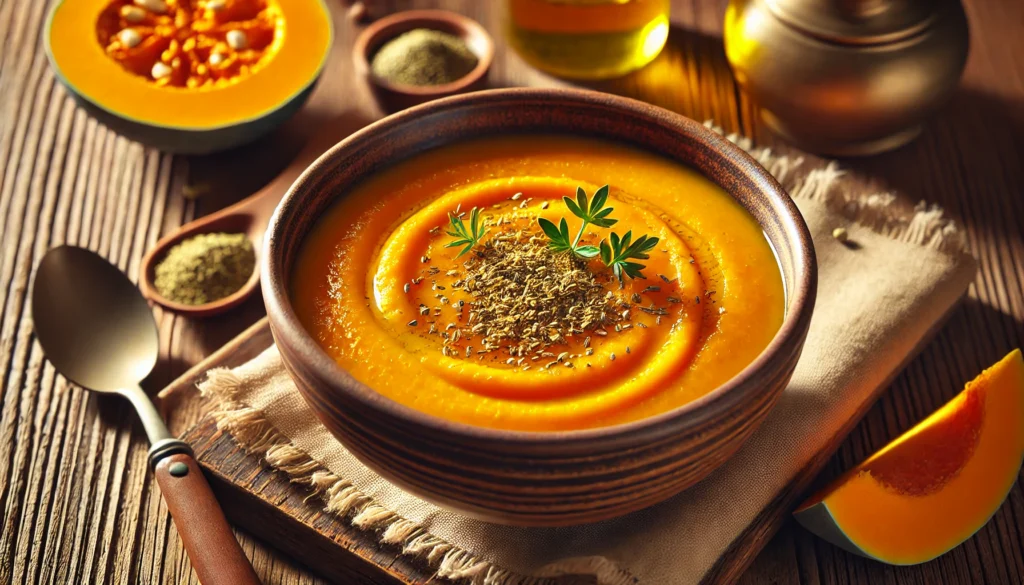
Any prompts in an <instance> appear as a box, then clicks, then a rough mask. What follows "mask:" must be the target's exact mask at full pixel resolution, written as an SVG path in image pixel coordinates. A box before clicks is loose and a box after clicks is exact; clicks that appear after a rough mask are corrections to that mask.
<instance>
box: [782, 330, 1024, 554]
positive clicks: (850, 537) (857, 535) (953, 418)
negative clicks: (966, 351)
mask: <svg viewBox="0 0 1024 585" xmlns="http://www.w3.org/2000/svg"><path fill="white" fill-rule="evenodd" d="M1022 459H1024V361H1022V359H1021V352H1020V350H1015V351H1014V352H1012V353H1011V354H1009V355H1008V356H1006V357H1005V358H1004V359H1003V360H1001V361H1000V362H999V363H997V364H995V365H994V366H993V367H991V368H989V369H988V370H985V371H984V372H982V373H981V374H980V375H979V376H978V377H977V378H975V379H974V380H973V381H972V382H970V383H969V384H968V385H967V387H966V388H965V389H964V390H963V392H961V393H960V394H959V395H957V396H956V397H954V398H953V399H952V400H950V401H949V402H948V403H947V404H946V405H944V406H943V407H942V408H941V409H939V410H938V411H936V412H935V413H933V414H932V415H931V416H929V417H928V418H927V419H925V420H923V421H922V422H921V423H919V424H918V425H917V426H915V427H914V428H912V429H911V430H909V431H907V432H906V433H905V434H903V435H902V436H900V437H899V438H897V439H895V440H894V441H892V442H891V443H890V444H889V445H887V446H886V447H885V448H883V449H882V450H880V451H878V452H877V453H875V454H874V455H872V456H871V457H870V458H868V459H867V460H866V461H864V462H863V463H861V464H860V465H858V466H857V467H855V468H854V469H852V470H850V471H849V472H847V473H846V474H844V475H843V476H842V477H840V478H839V479H837V480H836V481H835V482H833V484H831V485H830V486H828V487H827V488H825V489H824V490H823V491H822V492H820V493H819V494H817V495H815V496H814V497H812V498H811V499H810V500H808V501H807V502H806V503H804V504H803V505H802V506H800V508H798V509H797V511H796V512H795V515H796V518H797V519H798V520H799V521H801V523H803V524H804V525H805V526H807V527H808V528H809V529H811V530H812V531H813V532H816V533H818V534H819V535H822V536H826V539H829V540H832V541H833V542H835V543H836V544H839V545H840V546H843V547H844V548H847V549H849V550H851V551H852V552H856V553H858V554H862V555H864V556H868V557H871V558H875V559H878V560H881V561H884V562H887V563H890V564H916V563H922V562H925V561H928V560H931V559H933V558H935V557H937V556H939V555H941V554H943V553H945V552H946V551H948V550H950V549H952V548H954V547H956V546H957V545H959V544H960V543H961V542H963V541H964V540H966V539H967V538H969V537H970V536H971V535H972V534H974V533H975V532H976V531H977V530H979V529H980V528H981V527H982V526H983V525H984V524H985V523H986V522H987V521H988V520H989V518H991V516H992V515H993V514H994V513H995V511H996V509H998V507H999V506H1000V504H1001V503H1002V502H1003V500H1004V499H1005V498H1006V495H1007V494H1008V493H1009V490H1010V489H1011V488H1012V487H1013V484H1014V483H1015V482H1016V480H1017V476H1018V473H1019V471H1020V468H1021V462H1022ZM837 540H838V541H837Z"/></svg>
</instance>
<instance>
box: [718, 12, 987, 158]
mask: <svg viewBox="0 0 1024 585" xmlns="http://www.w3.org/2000/svg"><path fill="white" fill-rule="evenodd" d="M724 35H725V52H726V56H727V57H728V59H729V63H730V64H731V65H732V69H733V72H734V74H735V75H736V81H737V82H738V83H739V84H740V86H741V87H742V88H743V90H744V91H745V92H747V93H748V94H749V95H750V97H752V98H753V100H754V102H755V103H756V104H757V106H758V107H759V108H760V114H761V118H762V119H763V120H764V122H765V124H766V125H768V126H769V127H770V128H772V129H773V130H774V131H775V132H777V133H778V134H780V135H782V136H783V137H784V138H786V139H788V140H789V141H791V142H793V143H795V144H796V145H798V146H800V147H802V148H805V149H807V150H810V151H813V152H819V153H823V154H831V155H839V156H859V155H870V154H875V153H878V152H882V151H886V150H890V149H893V148H897V147H899V146H902V145H904V144H906V143H908V142H910V141H911V140H913V139H914V138H915V137H916V136H917V134H918V133H919V132H920V130H921V123H922V122H923V120H924V119H925V118H926V117H927V116H928V115H929V114H931V113H933V112H934V111H935V110H936V109H938V108H939V107H940V106H941V105H942V104H943V103H944V102H945V101H946V99H947V98H948V97H949V96H950V94H951V93H952V92H953V90H954V89H955V88H956V85H957V82H958V81H959V79H960V74H961V73H962V72H963V68H964V64H965V63H966V61H967V46H968V33H967V18H966V16H965V15H964V11H963V7H962V6H961V5H960V3H959V2H958V1H957V0H934V1H930V0H732V1H731V2H730V3H729V7H728V9H727V10H726V15H725V33H724Z"/></svg>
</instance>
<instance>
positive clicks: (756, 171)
mask: <svg viewBox="0 0 1024 585" xmlns="http://www.w3.org/2000/svg"><path fill="white" fill-rule="evenodd" d="M523 100H525V101H534V102H537V101H547V102H551V103H552V105H553V106H554V105H555V104H556V103H558V104H561V105H572V104H577V105H590V106H597V107H605V108H624V109H627V110H630V111H631V112H632V113H634V114H637V115H640V116H643V117H646V118H647V119H649V120H651V121H654V122H659V123H662V124H666V125H668V126H669V127H671V128H678V127H679V126H685V127H688V130H689V131H690V134H691V136H693V137H694V138H697V139H699V140H701V141H702V142H704V144H706V145H707V146H708V147H709V148H711V149H714V150H717V151H719V152H722V153H725V154H726V155H727V158H728V159H729V162H730V163H735V168H736V170H737V171H738V172H741V173H743V172H745V173H747V174H748V178H749V179H751V180H752V182H754V183H756V184H758V185H760V186H761V187H762V194H763V195H764V196H765V198H766V200H767V202H768V204H769V205H770V206H771V208H772V209H773V210H774V211H775V212H776V213H778V214H779V215H780V221H781V225H782V226H783V231H784V232H785V233H786V235H787V237H788V239H790V240H792V244H793V246H792V249H793V255H794V262H793V266H794V272H795V273H796V277H795V280H796V286H795V287H793V290H786V295H787V312H786V318H785V320H784V321H783V323H782V326H781V327H780V328H779V330H778V331H777V332H776V334H775V337H773V338H772V341H771V342H769V344H768V346H767V347H766V348H765V349H764V350H762V351H761V353H760V354H759V355H758V356H757V357H756V358H755V359H754V360H753V361H752V362H751V363H750V364H748V365H747V366H746V367H745V368H743V370H741V371H740V372H739V373H737V374H736V375H735V376H733V377H732V378H730V379H729V380H728V381H727V382H725V383H724V384H722V385H721V386H719V387H718V388H715V389H714V390H712V391H711V392H708V393H707V394H705V395H704V396H701V397H700V398H697V399H695V400H692V401H690V402H687V403H686V404H683V405H681V406H679V407H677V408H674V409H672V410H669V411H666V412H663V413H660V414H657V415H653V416H649V417H645V418H642V419H638V420H635V421H630V422H626V423H620V424H616V425H610V426H604V427H596V428H588V429H579V430H567V431H520V430H507V429H495V428H489V427H479V426H474V425H469V424H465V423H460V422H455V421H451V420H447V419H443V418H440V417H437V416H434V415H430V414H427V413H424V412H421V411H418V410H415V409H413V408H411V407H408V406H405V405H403V404H401V403H399V402H397V401H395V400H393V399H391V398H388V397H386V396H384V395H383V394H380V393H378V392H376V391H374V390H373V389H372V388H370V387H369V386H367V385H366V384H363V383H362V382H360V381H358V380H356V379H355V378H354V377H353V376H352V375H351V374H349V373H348V372H347V371H345V370H344V369H343V368H342V367H341V366H339V365H338V364H337V362H335V361H334V360H333V359H332V358H331V357H330V356H329V355H327V353H326V352H325V351H324V350H323V348H322V347H321V346H320V344H319V343H317V342H316V340H315V339H313V337H312V336H311V335H310V334H309V333H308V332H307V331H306V330H305V328H304V327H303V326H302V324H301V323H300V322H299V319H298V316H297V315H296V314H295V311H294V309H293V308H292V306H291V302H290V301H289V299H288V288H289V287H288V279H289V277H290V275H286V274H283V270H282V266H279V265H278V263H277V262H276V258H277V256H278V247H279V246H280V244H279V242H278V237H277V231H278V224H279V223H280V216H281V215H282V213H283V212H284V211H285V210H287V209H289V208H291V207H292V206H294V205H296V204H295V203H293V201H294V200H296V199H299V198H301V196H302V192H303V190H304V188H305V187H306V186H307V185H308V184H309V183H311V182H312V181H313V177H314V176H316V175H318V174H320V173H321V172H322V169H324V168H325V167H326V168H330V167H331V166H333V165H331V161H332V160H333V159H334V158H337V157H338V155H339V153H342V152H343V151H344V150H346V149H347V148H348V146H349V145H351V144H357V145H358V144H359V143H360V142H361V141H363V140H366V139H368V138H370V137H371V135H373V134H374V133H378V132H379V133H383V134H386V133H388V132H390V131H393V130H395V129H396V128H400V127H401V126H402V125H403V124H406V123H407V122H410V121H414V120H417V119H421V118H427V117H430V116H431V115H433V114H437V113H439V112H443V111H445V110H448V109H457V108H459V107H460V106H463V105H476V106H479V105H486V104H490V103H494V104H503V105H505V106H506V107H507V106H508V105H509V102H512V103H515V102H517V101H523ZM723 188H724V187H723ZM727 192H728V191H727ZM263 249H264V253H263V255H262V259H261V263H262V265H261V273H262V284H263V295H264V301H265V303H266V308H267V313H268V314H269V315H270V322H271V326H272V331H273V333H274V335H275V336H286V337H287V338H288V342H287V343H288V344H289V345H291V347H292V348H293V349H295V350H296V352H297V353H300V354H302V355H303V358H302V359H303V361H304V362H305V363H306V365H307V366H309V367H310V368H311V369H312V370H313V373H314V374H315V375H316V376H317V377H318V378H319V379H322V380H328V381H330V382H331V384H332V386H333V387H336V388H338V389H341V390H343V391H344V392H346V393H347V394H348V395H349V396H350V397H352V398H354V399H356V400H357V401H358V402H359V403H360V404H361V405H362V406H363V407H365V408H367V409H369V410H371V411H376V412H378V413H381V414H382V415H384V416H385V417H389V418H391V419H393V420H397V421H399V422H401V423H403V424H404V425H409V426H410V427H411V428H418V429H421V430H424V431H426V432H437V433H439V434H440V435H442V436H459V437H462V438H465V439H472V440H476V441H482V442H485V443H495V442H497V443H505V444H523V445H531V446H533V447H537V446H542V445H545V444H550V445H556V444H557V445H560V446H563V447H564V446H567V445H569V444H576V445H589V446H594V444H597V443H599V444H600V445H611V446H614V445H620V446H621V445H625V444H635V443H636V442H637V441H641V442H642V441H653V440H659V439H664V438H666V437H668V436H672V435H675V434H676V433H678V432H680V430H685V429H686V428H688V427H690V428H696V427H697V426H699V425H701V424H702V423H704V422H705V421H708V420H714V418H715V417H717V416H721V415H722V413H724V412H727V411H730V410H731V409H732V407H733V405H735V404H736V403H738V402H740V401H742V400H745V399H748V398H749V397H750V395H751V394H755V393H757V392H758V391H764V390H765V388H763V387H762V386H761V385H760V384H758V383H757V382H756V381H755V380H754V379H755V378H758V377H770V375H771V373H772V372H773V371H774V370H777V369H782V368H783V367H784V365H783V364H780V363H777V362H778V361H779V360H777V359H775V358H776V357H777V356H778V357H779V358H782V356H781V355H779V354H783V353H784V352H785V351H786V349H787V347H788V348H790V349H792V346H793V345H796V346H797V347H799V346H800V345H802V342H803V337H804V335H805V334H806V331H807V327H808V324H809V322H810V318H811V312H812V310H813V307H814V301H815V295H816V292H817V262H816V257H815V252H814V245H813V243H812V240H811V235H810V232H809V230H808V228H807V224H806V223H805V222H804V219H803V216H802V215H801V214H800V211H799V209H797V207H796V204H795V203H794V202H793V200H792V199H791V198H790V197H789V195H788V194H787V193H786V191H785V189H784V188H783V187H782V185H780V184H779V183H778V181H776V180H775V178H774V177H772V176H771V174H769V173H768V171H767V170H765V169H764V167H762V166H761V165H760V164H759V163H758V162H757V161H756V160H754V158H753V157H751V156H750V155H749V154H747V153H746V152H745V151H743V150H742V149H741V148H740V147H738V146H736V145H735V144H733V143H732V142H730V141H729V140H728V139H726V138H725V137H724V136H721V135H719V134H718V133H716V132H713V131H712V130H709V129H707V128H705V127H704V126H703V125H701V124H699V123H698V122H696V121H694V120H691V119H689V118H686V117H685V116H682V115H680V114H676V113H675V112H671V111H669V110H666V109H663V108H660V107H657V106H653V105H651V104H648V103H646V102H641V101H638V100H634V99H630V98H625V97H620V96H616V95H612V94H607V93H602V92H597V91H589V90H581V89H567V88H505V89H493V90H486V91H478V92H473V93H469V94H460V95H455V96H451V97H447V98H442V99H439V100H434V101H431V102H428V103H425V104H421V105H419V106H414V107H411V108H409V109H406V110H403V111H401V112H398V113H395V114H392V115H390V116H388V117H386V118H383V119H381V120H378V121H377V122H374V123H373V124H371V125H369V126H366V127H365V128H363V129H362V130H359V131H358V132H355V133H353V134H352V135H350V136H349V137H348V138H346V139H344V140H342V141H341V142H339V143H338V144H336V145H335V146H334V147H333V148H331V149H330V150H328V151H327V152H325V153H324V154H323V155H321V157H320V158H318V159H317V160H316V161H315V162H313V164H311V165H310V166H309V167H308V168H307V169H306V170H305V171H303V173H302V175H300V176H299V178H298V179H296V181H295V182H294V183H293V184H292V186H291V188H290V189H289V190H288V192H287V193H286V194H285V196H284V198H283V199H282V201H281V203H280V204H279V205H278V207H277V209H276V210H275V211H274V215H273V217H271V219H270V224H269V226H268V228H267V236H266V237H265V238H264V244H263ZM780 270H782V268H781V267H780ZM789 299H792V301H791V302H789ZM781 361H785V360H784V359H783V360H781ZM735 390H744V391H743V392H737V391H735Z"/></svg>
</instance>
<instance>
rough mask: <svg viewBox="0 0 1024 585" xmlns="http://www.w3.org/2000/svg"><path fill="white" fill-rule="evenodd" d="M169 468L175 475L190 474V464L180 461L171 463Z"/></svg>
mask: <svg viewBox="0 0 1024 585" xmlns="http://www.w3.org/2000/svg"><path fill="white" fill-rule="evenodd" d="M167 470H168V471H170V472H171V475H173V476H174V477H185V476H186V475H188V465H185V464H184V463H182V462H180V461H178V462H176V463H171V466H170V467H169V468H168V469H167Z"/></svg>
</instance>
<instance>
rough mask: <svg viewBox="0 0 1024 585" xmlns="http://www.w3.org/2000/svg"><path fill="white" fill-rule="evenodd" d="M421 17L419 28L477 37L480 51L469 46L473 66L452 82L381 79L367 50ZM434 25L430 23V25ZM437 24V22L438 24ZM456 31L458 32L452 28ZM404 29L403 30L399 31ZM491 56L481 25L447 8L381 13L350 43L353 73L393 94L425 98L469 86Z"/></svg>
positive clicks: (490, 43)
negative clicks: (480, 44) (420, 82)
mask: <svg viewBox="0 0 1024 585" xmlns="http://www.w3.org/2000/svg"><path fill="white" fill-rule="evenodd" d="M411 21H420V22H422V23H423V25H422V28H429V29H431V30H440V31H441V32H451V34H455V35H456V36H458V37H461V38H462V39H463V40H469V39H480V40H482V41H483V42H484V47H485V48H484V50H483V51H475V50H473V48H472V47H470V50H471V51H473V54H474V55H476V58H477V63H476V67H474V68H473V69H472V71H470V72H469V73H467V74H465V75H463V76H462V77H460V78H458V79H456V80H455V81H453V82H451V83H445V84H442V85H425V86H420V85H407V84H404V83H392V82H390V81H388V80H386V79H381V78H380V77H377V76H376V75H374V74H373V71H372V70H371V69H370V53H371V52H372V51H374V50H376V49H377V48H378V45H380V44H383V43H384V42H387V40H389V39H391V38H393V37H394V36H396V34H397V33H395V32H394V30H395V29H396V28H400V27H402V26H403V25H405V24H406V23H408V22H411ZM432 25H433V26H432ZM439 25H440V26H439ZM452 31H458V32H452ZM402 32H405V31H402ZM493 59H494V40H493V39H491V35H490V34H489V33H488V32H487V29H485V28H484V27H483V26H481V25H480V23H478V22H477V21H475V20H473V19H472V18H470V17H468V16H464V15H462V14H459V13H457V12H450V11H448V10H405V11H402V12H397V13H395V14H392V15H390V16H387V17H384V18H382V19H380V20H378V21H376V22H374V23H373V24H371V25H370V26H368V27H366V29H365V30H363V32H361V33H359V36H358V37H357V38H356V42H355V44H354V45H353V46H352V60H353V63H354V65H355V68H356V73H358V74H359V75H360V76H362V77H364V78H365V79H367V80H368V81H369V82H370V83H372V84H374V85H378V86H380V87H382V88H385V89H387V90H389V91H392V92H394V93H396V94H402V95H407V96H415V97H418V98H428V97H431V96H442V95H449V94H452V93H457V92H460V91H462V90H464V89H466V88H467V87H470V86H471V85H473V84H474V83H476V82H477V81H479V80H480V79H481V78H483V76H484V75H486V74H487V71H488V70H489V69H490V68H491V61H493Z"/></svg>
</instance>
